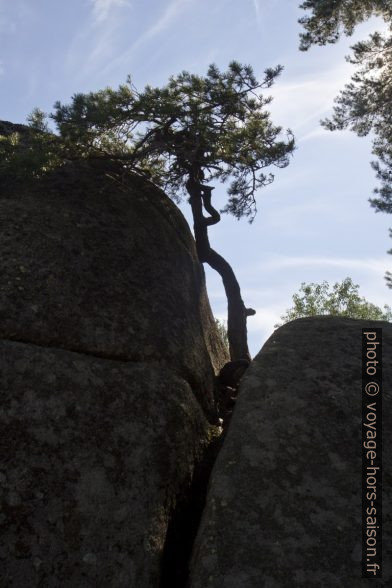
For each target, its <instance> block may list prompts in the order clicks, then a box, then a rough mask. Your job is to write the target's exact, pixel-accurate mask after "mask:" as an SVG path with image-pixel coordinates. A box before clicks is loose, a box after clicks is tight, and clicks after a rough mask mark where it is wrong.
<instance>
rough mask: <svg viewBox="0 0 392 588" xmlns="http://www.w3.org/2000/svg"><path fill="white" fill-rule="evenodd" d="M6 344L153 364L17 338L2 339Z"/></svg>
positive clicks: (137, 359) (123, 356) (125, 361)
mask: <svg viewBox="0 0 392 588" xmlns="http://www.w3.org/2000/svg"><path fill="white" fill-rule="evenodd" d="M3 341H4V343H22V344H24V345H33V346H34V347H39V348H41V349H54V350H56V349H57V350H58V351H69V352H70V353H77V354H78V355H85V356H87V357H93V358H96V359H107V360H109V361H118V362H121V363H152V362H147V361H145V360H142V359H139V358H130V357H128V356H126V355H121V354H117V355H109V354H106V353H99V352H97V353H91V352H89V351H84V350H82V349H80V348H78V347H59V345H58V344H57V343H50V342H46V343H37V342H36V341H31V340H29V339H20V338H17V337H15V338H14V337H7V338H6V339H4V338H0V342H3Z"/></svg>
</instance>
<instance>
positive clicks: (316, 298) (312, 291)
mask: <svg viewBox="0 0 392 588" xmlns="http://www.w3.org/2000/svg"><path fill="white" fill-rule="evenodd" d="M358 291H359V285H358V284H354V283H353V281H352V279H351V278H345V279H344V280H343V281H342V282H340V283H339V282H336V283H335V284H334V285H333V286H330V285H329V283H328V282H327V281H324V282H322V283H321V284H315V283H310V284H306V283H305V282H302V284H301V288H300V290H299V292H298V293H297V294H294V295H293V303H294V305H293V306H292V308H290V309H288V310H287V311H286V313H285V314H284V315H282V316H281V317H280V319H281V320H282V321H283V323H287V322H289V321H293V320H294V319H297V318H302V317H307V316H319V315H331V316H343V317H348V318H355V319H369V320H384V321H392V310H391V308H390V307H389V306H388V305H385V306H384V310H382V309H381V308H380V307H379V306H376V305H375V304H372V303H371V302H368V301H367V300H366V299H365V298H363V297H361V296H360V295H359V292H358ZM279 326H281V325H275V328H276V327H279Z"/></svg>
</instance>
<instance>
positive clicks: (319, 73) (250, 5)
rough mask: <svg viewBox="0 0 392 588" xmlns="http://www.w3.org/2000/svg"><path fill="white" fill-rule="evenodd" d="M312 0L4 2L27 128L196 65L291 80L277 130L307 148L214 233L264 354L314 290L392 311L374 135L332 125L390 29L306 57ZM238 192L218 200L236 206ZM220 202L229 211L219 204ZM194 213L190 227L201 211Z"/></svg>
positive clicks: (1, 68) (277, 96)
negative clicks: (377, 40) (304, 293)
mask: <svg viewBox="0 0 392 588" xmlns="http://www.w3.org/2000/svg"><path fill="white" fill-rule="evenodd" d="M299 4H300V0H241V2H239V1H234V0H214V1H213V2H212V1H211V0H208V1H207V0H148V2H147V1H146V0H67V2H64V0H62V1H61V2H60V1H58V0H12V2H11V1H10V0H0V108H1V110H0V119H2V120H9V121H12V122H22V123H23V122H24V121H25V119H26V116H27V115H28V114H29V113H30V112H31V111H32V109H33V108H34V107H36V106H38V107H40V108H41V109H43V110H44V111H50V110H52V108H53V104H54V102H55V101H57V100H60V101H62V102H64V103H67V102H69V101H70V98H71V96H72V95H73V94H74V93H76V92H89V91H93V90H98V89H101V88H104V87H106V86H112V87H117V86H118V85H119V84H122V83H124V82H125V80H126V78H127V76H128V74H130V75H131V78H132V81H133V83H134V84H135V85H136V87H138V88H140V89H142V88H143V87H144V86H145V85H146V84H150V85H153V86H154V85H155V86H161V85H164V84H165V83H166V81H167V80H168V78H169V76H170V75H173V74H177V73H180V72H181V71H182V70H188V71H190V72H192V73H197V74H200V75H203V74H205V73H206V71H207V68H208V65H209V64H210V63H216V64H217V65H218V67H219V68H220V69H226V67H227V65H228V63H229V62H230V61H231V60H233V59H235V60H237V61H240V62H241V63H246V64H250V65H252V67H253V69H254V71H255V74H256V76H257V77H259V78H261V77H262V74H263V71H264V70H265V69H266V68H267V67H272V66H275V65H277V64H281V65H282V66H283V67H284V70H283V73H282V74H281V76H280V77H279V79H278V80H277V81H276V83H275V85H274V86H273V88H271V89H270V90H268V91H267V92H266V95H271V96H272V97H273V101H272V102H271V104H270V105H269V110H270V112H271V116H272V120H273V122H274V124H277V125H280V126H282V128H283V129H287V128H290V129H291V130H292V131H293V132H294V135H295V137H296V143H297V148H296V151H295V153H294V155H293V157H292V158H291V159H290V164H289V166H288V167H287V168H285V169H277V168H275V169H271V171H272V172H273V173H274V174H275V181H274V183H273V184H271V185H270V186H267V187H265V188H263V189H261V190H260V191H259V192H258V194H257V202H258V214H257V217H256V219H255V221H254V223H253V224H252V225H249V224H248V223H247V221H246V220H241V221H237V220H235V219H234V218H232V217H230V216H226V215H225V216H223V218H222V222H221V223H219V224H218V225H215V226H213V227H211V229H210V232H209V235H210V242H211V245H212V246H213V247H214V249H215V250H217V251H218V252H219V253H221V254H222V255H223V256H224V257H225V258H226V259H227V261H228V262H229V263H230V264H231V265H232V267H233V269H234V271H235V273H236V275H237V278H238V280H239V283H240V285H241V289H242V295H243V299H244V301H245V304H246V306H250V307H252V308H254V309H255V310H256V315H255V316H254V317H249V319H248V333H249V346H250V350H251V354H252V355H255V354H256V353H257V352H258V351H259V350H260V348H261V346H262V345H263V343H264V342H265V341H266V339H267V338H268V337H269V336H270V335H271V334H272V332H273V330H274V325H275V324H276V323H277V322H279V318H280V316H281V315H282V314H284V313H285V311H286V310H287V309H288V308H290V307H291V306H292V295H293V294H294V293H295V292H298V290H299V288H300V286H301V283H302V282H306V283H309V282H316V283H319V282H322V281H323V280H327V281H328V282H330V283H335V282H340V281H342V280H343V279H344V278H346V277H348V276H349V277H351V278H352V279H353V281H354V283H357V284H359V285H360V294H361V296H364V297H365V298H366V299H367V300H369V301H370V302H373V303H374V304H377V305H379V306H381V307H382V306H383V305H384V304H391V305H392V300H391V298H392V291H391V290H389V289H388V288H387V287H386V285H385V280H384V274H385V271H386V270H388V269H392V268H391V265H392V263H391V262H392V257H391V256H390V255H388V254H387V250H388V249H390V248H391V247H392V241H391V239H390V238H389V234H388V228H389V227H390V226H391V225H392V222H391V219H390V217H388V215H385V214H381V213H378V214H376V213H375V211H374V209H372V208H371V207H370V205H369V202H368V199H369V198H370V197H371V196H372V191H373V188H374V187H375V186H376V184H377V182H376V179H375V177H374V172H373V170H372V169H371V167H370V163H369V162H370V161H371V159H372V156H371V138H369V137H365V138H358V137H357V136H356V135H354V134H353V133H350V132H349V131H342V132H333V133H331V132H329V131H326V130H324V129H323V128H322V127H321V126H320V124H319V121H320V119H322V118H325V117H327V116H328V115H330V114H331V112H332V106H333V99H334V97H335V96H336V95H337V94H338V91H339V89H342V88H343V86H344V84H345V83H347V82H348V81H349V78H350V75H351V73H352V72H353V71H354V66H352V65H350V64H348V63H347V62H346V61H345V59H344V57H345V55H347V54H349V53H350V46H351V45H352V44H353V43H354V42H355V41H356V40H359V39H364V38H365V37H367V36H368V34H369V33H370V32H372V31H374V30H375V29H376V28H378V29H379V28H380V26H382V24H381V23H380V22H379V21H377V20H376V19H372V20H371V21H368V22H366V23H364V24H362V25H361V26H360V27H359V28H358V29H357V31H356V33H355V35H354V36H353V37H351V38H350V39H344V38H343V39H342V40H341V41H340V42H339V43H338V44H336V45H330V46H327V47H314V48H312V49H311V50H309V51H308V52H306V53H302V52H300V51H299V50H298V35H299V32H300V25H298V23H297V21H298V18H300V17H301V16H303V11H302V10H300V9H299V8H298V5H299ZM224 202H225V189H224V187H223V186H217V187H216V189H215V191H214V203H216V204H217V205H218V206H219V207H223V205H224ZM218 206H217V207H218ZM180 207H181V210H182V212H183V213H184V215H185V217H186V219H187V220H188V222H189V223H190V224H192V221H191V215H190V210H189V205H188V204H187V203H186V202H184V203H183V204H181V206H180ZM206 276H207V287H208V294H209V299H210V303H211V306H212V309H213V312H214V315H215V316H216V317H218V318H220V319H225V318H226V298H225V293H224V290H223V286H222V283H221V280H220V277H219V276H218V275H217V274H215V273H214V272H213V271H212V270H210V269H209V268H206Z"/></svg>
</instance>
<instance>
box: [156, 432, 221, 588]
mask: <svg viewBox="0 0 392 588" xmlns="http://www.w3.org/2000/svg"><path fill="white" fill-rule="evenodd" d="M224 435H225V430H223V431H222V433H221V435H220V436H217V437H215V439H214V440H213V441H211V442H210V443H209V445H208V446H207V448H206V449H205V450H204V453H203V455H202V457H201V459H200V460H199V461H198V462H197V464H196V465H195V468H194V473H193V477H192V481H191V484H190V486H189V488H188V489H187V491H185V492H184V494H183V495H182V496H180V498H179V499H178V501H177V504H176V506H175V508H174V510H173V512H172V515H171V519H170V522H169V525H168V530H167V533H166V540H165V545H164V549H163V555H162V564H161V577H160V583H159V588H187V587H188V585H189V584H188V581H189V572H190V570H189V565H190V562H191V558H192V552H193V546H194V543H195V540H196V536H197V532H198V529H199V526H200V521H201V518H202V516H203V512H204V508H205V505H206V499H207V489H208V484H209V481H210V477H211V473H212V469H213V467H214V464H215V461H216V458H217V456H218V454H219V451H220V449H221V446H222V441H223V438H224Z"/></svg>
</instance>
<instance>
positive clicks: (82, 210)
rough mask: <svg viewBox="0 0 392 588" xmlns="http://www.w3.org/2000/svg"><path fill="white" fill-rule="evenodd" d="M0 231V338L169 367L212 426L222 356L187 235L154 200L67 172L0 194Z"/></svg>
mask: <svg viewBox="0 0 392 588" xmlns="http://www.w3.org/2000/svg"><path fill="white" fill-rule="evenodd" d="M0 130H1V129H0ZM0 226H1V231H0V250H1V254H2V279H1V283H0V339H6V340H13V341H21V342H26V343H34V344H39V345H42V346H46V347H57V348H62V349H68V350H71V351H77V352H81V353H87V354H92V355H96V356H100V357H104V358H110V359H122V360H125V361H146V362H149V363H150V362H155V363H158V364H163V365H169V366H170V368H171V369H172V370H173V371H175V372H176V373H178V374H179V375H181V376H182V377H183V378H184V379H185V380H186V381H187V382H188V383H189V384H190V386H191V387H192V389H193V391H194V392H195V394H196V395H197V398H198V400H199V401H200V403H201V404H202V406H203V408H204V410H205V411H206V413H207V414H208V415H209V416H210V417H213V415H214V399H213V378H214V370H215V372H217V371H218V370H219V369H220V367H222V365H223V364H224V363H225V362H226V361H227V360H228V356H227V352H226V351H225V350H224V348H223V345H222V344H221V343H220V341H219V339H218V337H217V333H216V327H215V323H214V320H213V317H212V314H211V310H210V306H209V303H208V299H207V296H206V290H205V279H204V272H203V268H202V266H201V264H200V263H199V262H198V260H197V257H196V252H195V247H194V241H193V238H192V235H191V233H190V230H189V227H188V225H187V223H186V221H185V219H184V217H183V216H182V214H181V212H180V211H179V210H178V208H177V207H176V206H175V205H174V204H173V203H172V202H171V201H170V199H169V198H168V197H167V196H166V195H165V194H164V193H163V192H162V191H161V190H159V189H158V188H156V187H155V186H154V185H153V184H151V183H150V182H146V181H145V180H142V179H141V178H139V177H137V176H135V177H134V178H133V180H132V182H129V181H127V182H126V183H124V184H121V182H119V181H115V180H112V179H110V178H108V177H107V175H105V173H104V172H103V171H101V170H99V169H95V170H91V169H84V168H75V167H74V166H73V167H69V168H68V169H66V170H64V171H62V172H58V173H57V174H55V175H54V176H52V177H50V178H49V179H48V180H47V181H46V182H45V181H42V182H40V184H38V185H37V188H36V189H35V190H34V189H32V188H31V187H29V188H28V189H23V188H22V187H20V186H13V185H12V183H11V185H10V186H6V187H4V186H3V187H2V189H1V192H0Z"/></svg>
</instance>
